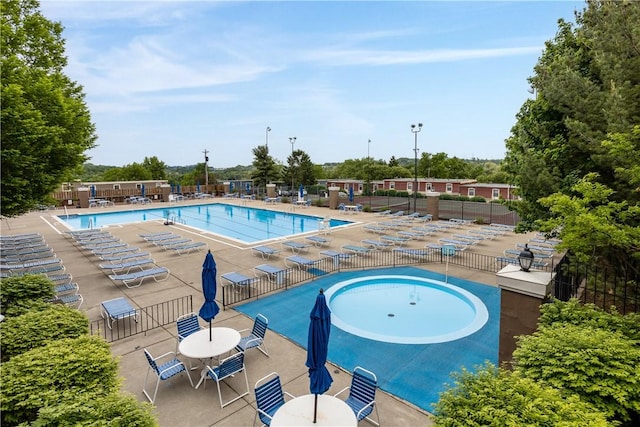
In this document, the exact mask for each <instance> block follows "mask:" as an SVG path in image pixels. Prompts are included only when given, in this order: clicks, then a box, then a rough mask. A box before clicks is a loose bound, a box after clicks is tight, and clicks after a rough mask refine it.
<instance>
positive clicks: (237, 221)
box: [58, 203, 351, 243]
mask: <svg viewBox="0 0 640 427" xmlns="http://www.w3.org/2000/svg"><path fill="white" fill-rule="evenodd" d="M174 217H175V218H176V219H177V221H176V222H177V223H180V224H183V225H186V226H189V227H194V228H197V229H200V230H204V231H208V232H210V233H214V234H217V235H220V236H223V237H227V238H230V239H234V240H239V241H241V242H243V243H255V242H259V241H262V240H268V239H275V238H279V237H286V236H290V235H292V234H300V233H308V232H313V231H317V230H318V221H319V220H321V219H322V218H320V217H317V216H313V215H301V214H293V213H287V212H277V211H271V210H267V209H257V208H250V207H246V206H231V205H226V204H222V203H213V204H207V205H196V206H180V207H177V206H168V207H162V208H152V209H136V210H133V209H132V210H126V211H117V212H105V213H86V214H84V213H81V214H73V215H58V219H59V220H60V221H62V222H64V223H66V224H67V226H68V227H70V228H71V229H73V230H79V229H86V228H99V227H105V226H111V225H120V224H130V223H135V222H143V221H160V220H162V221H164V220H166V219H167V218H174ZM350 223H351V222H350V221H342V220H336V219H332V220H331V222H330V227H337V226H340V225H345V224H350Z"/></svg>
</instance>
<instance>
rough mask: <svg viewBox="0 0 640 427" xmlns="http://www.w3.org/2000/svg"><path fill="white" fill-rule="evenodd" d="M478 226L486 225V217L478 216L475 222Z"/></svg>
mask: <svg viewBox="0 0 640 427" xmlns="http://www.w3.org/2000/svg"><path fill="white" fill-rule="evenodd" d="M475 223H476V224H484V217H481V216H477V217H476V220H475Z"/></svg>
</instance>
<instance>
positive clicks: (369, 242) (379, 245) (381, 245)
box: [360, 239, 395, 251]
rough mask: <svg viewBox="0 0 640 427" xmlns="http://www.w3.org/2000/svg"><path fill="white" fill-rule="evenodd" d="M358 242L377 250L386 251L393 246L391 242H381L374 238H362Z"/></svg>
mask: <svg viewBox="0 0 640 427" xmlns="http://www.w3.org/2000/svg"><path fill="white" fill-rule="evenodd" d="M360 243H362V245H363V246H365V247H367V248H371V249H376V250H379V251H387V250H390V249H391V248H393V247H394V246H395V245H394V244H393V243H388V242H381V241H380V240H374V239H364V240H361V241H360Z"/></svg>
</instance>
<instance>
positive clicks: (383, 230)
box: [362, 224, 389, 234]
mask: <svg viewBox="0 0 640 427" xmlns="http://www.w3.org/2000/svg"><path fill="white" fill-rule="evenodd" d="M362 229H363V230H365V231H369V232H371V233H376V234H384V233H386V232H387V231H388V230H389V228H388V227H384V226H381V225H374V224H368V225H365V226H364V227H362Z"/></svg>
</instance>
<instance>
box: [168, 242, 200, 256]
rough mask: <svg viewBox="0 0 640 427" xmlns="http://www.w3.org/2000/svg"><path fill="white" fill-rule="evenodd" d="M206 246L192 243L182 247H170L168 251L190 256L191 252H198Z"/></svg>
mask: <svg viewBox="0 0 640 427" xmlns="http://www.w3.org/2000/svg"><path fill="white" fill-rule="evenodd" d="M206 246H207V244H206V243H203V242H191V243H184V244H182V245H175V246H169V247H168V248H167V250H169V251H173V252H175V253H176V254H178V255H182V254H188V253H191V252H197V251H199V250H200V249H202V248H204V247H206Z"/></svg>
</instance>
